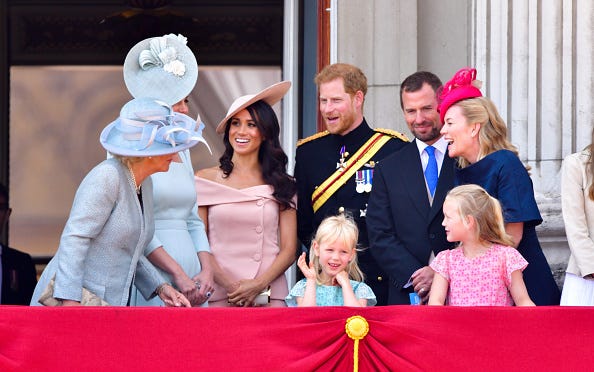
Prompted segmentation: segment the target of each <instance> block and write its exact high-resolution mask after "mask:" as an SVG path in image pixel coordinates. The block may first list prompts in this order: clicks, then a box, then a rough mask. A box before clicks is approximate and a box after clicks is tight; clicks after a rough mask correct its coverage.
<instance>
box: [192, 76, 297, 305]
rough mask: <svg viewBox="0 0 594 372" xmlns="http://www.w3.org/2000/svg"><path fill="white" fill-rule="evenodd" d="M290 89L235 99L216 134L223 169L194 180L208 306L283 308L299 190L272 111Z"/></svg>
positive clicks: (272, 89) (276, 86) (294, 245)
mask: <svg viewBox="0 0 594 372" xmlns="http://www.w3.org/2000/svg"><path fill="white" fill-rule="evenodd" d="M290 86H291V83H290V82H288V81H284V82H280V83H277V84H274V85H272V86H270V87H268V88H266V89H264V90H263V91H261V92H259V93H257V94H252V95H246V96H242V97H239V98H237V99H236V100H235V101H234V102H233V104H232V105H231V107H230V108H229V111H228V113H227V116H226V117H225V118H224V119H223V120H222V121H221V122H220V123H219V125H218V126H217V132H218V133H224V139H223V140H224V143H225V152H224V153H223V155H222V156H221V158H220V159H219V161H220V165H219V166H218V167H213V168H208V169H204V170H201V171H199V172H198V173H197V175H196V189H197V191H198V194H199V195H200V198H199V200H198V203H199V208H198V213H199V215H200V217H201V218H202V220H203V221H204V223H205V226H206V230H207V233H208V239H209V242H210V247H211V251H212V254H213V256H214V262H213V263H212V264H213V270H214V277H215V291H214V294H213V296H212V297H211V298H210V300H209V306H240V307H248V306H285V303H284V299H285V297H286V296H287V294H288V285H287V280H286V278H285V275H284V273H285V271H286V270H287V269H288V268H289V266H291V264H292V263H293V262H294V260H295V251H296V248H297V217H296V211H295V193H296V186H295V181H294V180H293V178H292V177H291V176H289V175H288V174H287V172H286V168H287V161H288V158H287V155H286V154H285V153H284V151H283V150H282V148H281V146H280V141H279V133H280V126H279V123H278V119H277V117H276V114H275V113H274V111H273V110H272V107H271V106H272V105H274V104H275V103H276V102H278V101H280V99H281V98H282V97H283V96H284V95H285V93H286V92H287V91H288V90H289V88H290Z"/></svg>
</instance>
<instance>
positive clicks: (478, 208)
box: [445, 184, 514, 246]
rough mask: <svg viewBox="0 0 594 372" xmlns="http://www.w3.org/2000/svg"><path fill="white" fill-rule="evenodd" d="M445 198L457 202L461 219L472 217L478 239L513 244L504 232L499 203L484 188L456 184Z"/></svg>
mask: <svg viewBox="0 0 594 372" xmlns="http://www.w3.org/2000/svg"><path fill="white" fill-rule="evenodd" d="M445 200H446V201H448V200H449V201H453V202H455V203H457V204H458V213H459V214H460V218H462V220H463V221H466V220H467V219H466V217H467V216H472V217H473V218H474V220H475V221H476V233H477V236H478V238H479V240H481V241H483V242H491V243H497V244H502V245H508V246H513V244H514V242H513V240H512V238H511V236H510V235H509V234H508V233H507V232H505V222H504V220H503V212H502V209H501V204H500V203H499V200H497V199H495V198H494V197H492V196H491V195H489V193H488V192H487V191H486V190H485V189H483V188H482V187H480V186H478V185H474V184H468V185H462V186H457V187H454V188H453V189H451V190H450V192H448V194H447V196H446V199H445Z"/></svg>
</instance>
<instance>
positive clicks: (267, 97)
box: [217, 81, 291, 133]
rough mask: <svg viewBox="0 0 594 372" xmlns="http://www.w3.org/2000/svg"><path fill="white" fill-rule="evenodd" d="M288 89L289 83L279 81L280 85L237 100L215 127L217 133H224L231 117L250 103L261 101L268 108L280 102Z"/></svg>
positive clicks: (277, 84) (274, 85)
mask: <svg viewBox="0 0 594 372" xmlns="http://www.w3.org/2000/svg"><path fill="white" fill-rule="evenodd" d="M290 87H291V82H290V81H281V82H280V83H276V84H273V85H271V86H269V87H268V88H265V89H263V90H262V91H260V92H259V93H256V94H248V95H245V96H241V97H239V98H237V99H236V100H235V101H233V103H232V104H231V106H230V107H229V110H228V111H227V115H226V116H225V117H224V118H223V120H221V122H220V123H219V125H217V133H223V132H225V125H226V124H227V121H228V120H229V119H230V118H232V117H233V115H235V114H237V113H238V112H239V111H241V110H243V109H244V108H246V107H248V106H249V105H251V104H252V103H255V102H258V101H260V100H262V101H264V102H266V103H268V104H269V105H270V106H273V105H274V104H275V103H277V102H278V101H280V100H281V98H283V96H284V95H285V94H287V92H288V91H289V88H290Z"/></svg>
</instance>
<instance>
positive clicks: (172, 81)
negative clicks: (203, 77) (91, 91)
mask: <svg viewBox="0 0 594 372" xmlns="http://www.w3.org/2000/svg"><path fill="white" fill-rule="evenodd" d="M152 39H154V38H148V39H145V40H142V41H140V42H139V43H137V44H136V45H135V46H133V47H132V49H130V51H129V52H128V54H127V55H126V59H125V60H124V82H125V83H126V87H127V88H128V91H129V92H130V94H131V95H132V96H133V97H134V98H142V97H150V98H156V99H160V100H162V101H165V103H167V104H168V105H171V106H173V105H175V104H176V103H178V102H179V101H181V100H183V99H184V98H186V97H187V96H188V95H189V94H190V93H191V92H192V90H193V89H194V87H195V86H196V81H197V80H198V62H196V57H195V56H194V53H192V50H191V49H190V48H188V47H187V46H186V45H185V44H184V43H182V42H181V41H178V40H175V39H173V38H167V45H168V46H169V45H172V46H174V47H175V49H176V51H177V53H178V58H179V59H180V60H181V61H182V62H183V63H184V64H185V66H186V72H185V73H184V75H183V76H176V75H174V74H172V73H169V72H167V71H165V70H163V68H161V67H153V68H150V69H147V70H143V69H142V68H141V67H140V63H139V61H138V58H139V56H140V53H141V52H142V51H143V50H146V49H150V41H151V40H152Z"/></svg>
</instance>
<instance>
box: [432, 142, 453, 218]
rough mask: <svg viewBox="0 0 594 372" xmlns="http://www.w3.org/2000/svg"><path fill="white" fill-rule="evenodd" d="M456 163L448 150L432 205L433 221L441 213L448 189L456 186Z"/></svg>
mask: <svg viewBox="0 0 594 372" xmlns="http://www.w3.org/2000/svg"><path fill="white" fill-rule="evenodd" d="M454 165H455V160H454V159H452V158H450V156H449V155H448V152H447V151H446V153H445V155H444V158H443V163H442V164H441V171H440V172H439V179H438V180H437V188H436V189H435V196H434V198H433V204H432V205H431V213H430V215H429V221H432V220H433V219H434V218H435V216H437V214H439V212H440V211H441V208H442V207H443V201H444V200H445V197H446V195H447V193H448V191H450V190H451V189H452V187H453V186H454Z"/></svg>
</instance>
